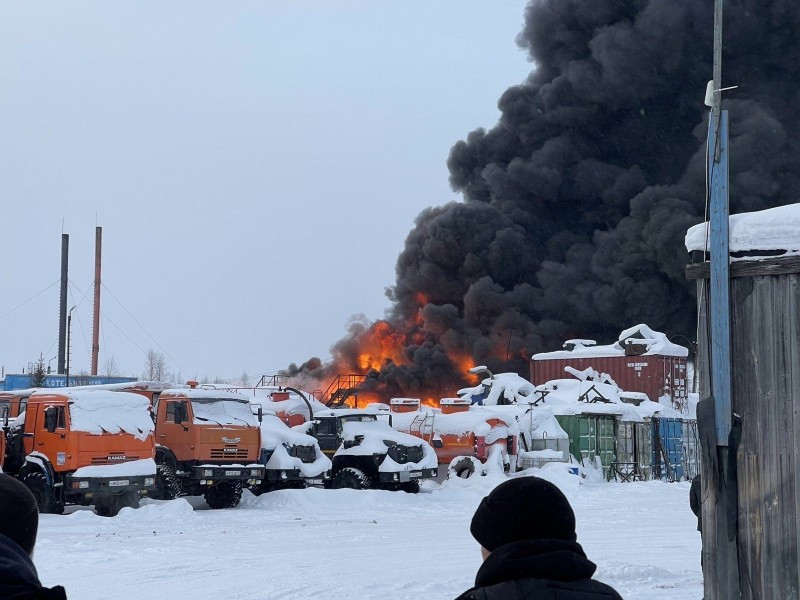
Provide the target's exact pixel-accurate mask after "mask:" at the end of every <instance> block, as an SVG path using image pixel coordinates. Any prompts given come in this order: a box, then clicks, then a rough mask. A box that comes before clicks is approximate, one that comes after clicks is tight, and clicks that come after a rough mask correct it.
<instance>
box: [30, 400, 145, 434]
mask: <svg viewBox="0 0 800 600" xmlns="http://www.w3.org/2000/svg"><path fill="white" fill-rule="evenodd" d="M52 395H57V396H65V397H66V398H67V399H68V401H69V402H71V405H70V409H69V413H70V428H71V429H72V430H73V431H83V432H86V433H91V434H94V435H101V434H103V433H129V434H131V435H133V436H134V437H136V438H138V439H140V440H144V439H146V438H147V436H149V435H150V434H151V433H152V432H153V429H154V425H153V419H152V418H151V417H150V401H149V400H148V399H147V398H145V397H144V396H142V395H140V394H133V393H129V392H114V391H110V390H87V389H84V390H75V389H72V388H64V389H60V390H49V391H39V392H35V393H34V394H33V395H32V396H31V398H36V397H39V396H52Z"/></svg>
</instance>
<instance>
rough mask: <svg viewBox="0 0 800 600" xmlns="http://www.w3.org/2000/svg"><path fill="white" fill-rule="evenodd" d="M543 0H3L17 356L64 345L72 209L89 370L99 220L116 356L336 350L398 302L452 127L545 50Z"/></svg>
mask: <svg viewBox="0 0 800 600" xmlns="http://www.w3.org/2000/svg"><path fill="white" fill-rule="evenodd" d="M524 5H525V2H524V1H523V0H503V1H498V0H480V1H479V0H436V1H432V0H412V1H409V0H404V1H399V0H398V1H391V2H380V1H376V0H336V1H331V0H314V1H303V2H279V1H277V0H270V1H267V0H263V1H257V2H255V1H254V2H244V1H241V2H239V1H237V2H198V1H197V0H192V1H191V2H177V1H175V0H172V1H170V2H150V1H142V0H137V1H135V2H120V1H115V2H107V1H98V2H86V1H81V2H76V1H72V2H36V3H33V2H24V1H22V0H19V1H14V2H12V1H6V2H2V3H0V193H1V194H2V201H3V202H2V206H3V213H2V221H1V222H2V237H1V238H0V244H2V255H1V256H2V258H1V259H0V260H2V293H0V365H2V366H3V368H4V369H5V372H6V373H18V372H20V371H21V369H22V368H23V367H25V368H26V370H27V365H28V363H29V362H32V361H34V360H35V359H36V358H37V357H38V356H39V353H40V352H42V353H43V354H44V358H45V360H46V361H48V360H49V359H50V358H51V357H54V356H56V354H57V351H58V346H57V338H58V298H59V286H58V283H57V281H58V279H59V271H60V247H61V233H62V226H63V231H64V232H65V233H69V234H70V270H69V277H70V281H71V286H70V290H71V296H70V299H69V306H72V305H73V304H75V305H77V306H78V308H77V309H76V310H75V312H74V313H73V315H74V316H73V328H72V338H73V344H72V357H73V358H72V372H73V373H77V372H79V371H81V370H88V369H89V366H90V348H91V314H92V292H91V289H90V288H91V284H92V280H93V260H94V228H95V225H100V226H102V227H103V283H104V285H105V286H106V288H107V290H106V289H103V296H102V299H101V309H102V317H101V337H100V353H101V354H100V371H101V373H102V372H103V370H104V368H103V366H104V364H105V363H106V360H107V358H108V357H109V356H112V355H113V357H114V360H115V362H116V364H117V365H118V369H119V370H120V371H121V372H123V373H124V374H131V375H135V376H138V375H140V374H141V373H142V371H143V369H144V356H145V352H146V351H147V349H149V348H154V349H156V350H159V351H163V352H164V353H165V354H166V356H167V358H168V361H169V369H170V370H171V371H181V372H182V376H183V377H192V376H195V375H197V376H198V377H203V376H208V377H211V378H214V377H220V378H225V379H230V378H237V377H238V376H239V375H240V374H241V373H242V372H243V371H246V372H247V373H248V374H249V375H250V376H251V377H253V378H256V377H257V376H259V375H261V374H264V373H272V372H274V371H276V370H278V369H280V368H283V367H285V366H287V365H288V364H289V363H290V362H302V361H304V360H306V359H308V358H310V357H311V356H320V357H323V358H324V357H325V356H327V355H328V350H329V348H330V346H331V345H332V344H333V343H334V342H335V341H336V340H338V339H339V338H340V337H342V335H343V334H344V333H345V331H346V326H347V323H348V321H349V320H350V318H351V317H352V316H353V315H357V314H364V315H366V316H367V317H368V318H369V319H376V318H380V317H381V316H382V315H383V312H384V310H385V309H386V308H387V307H388V305H389V303H388V300H387V299H386V297H385V293H384V290H385V288H386V287H388V286H391V285H392V284H393V283H394V267H395V262H396V259H397V255H398V254H399V252H400V250H401V249H402V247H403V242H404V239H405V236H406V234H407V233H408V231H409V230H410V229H411V227H412V225H413V220H414V217H415V216H416V215H417V214H418V213H419V212H420V210H422V209H423V208H425V207H427V206H431V205H437V204H443V203H445V202H448V201H450V200H454V199H458V198H457V196H456V194H454V193H453V192H452V190H450V187H449V184H448V172H447V167H446V165H445V161H446V159H447V155H448V152H449V150H450V147H451V146H452V145H453V144H454V143H455V142H456V141H457V140H459V139H462V138H463V137H465V136H466V134H467V133H468V132H469V131H471V130H472V129H475V128H477V127H481V126H483V127H490V126H491V125H493V124H494V123H495V122H496V121H497V118H498V116H499V112H498V111H497V99H498V98H499V96H500V94H501V93H502V92H503V91H504V90H505V89H506V88H507V87H509V86H510V85H513V84H515V83H519V82H521V81H522V80H523V79H524V78H525V77H526V75H527V73H528V72H529V71H530V69H531V64H530V63H528V62H527V61H526V57H525V54H524V52H523V51H521V50H519V49H518V48H517V47H516V45H515V43H514V38H515V36H516V34H517V33H518V32H519V30H520V29H521V28H522V23H523V9H524ZM51 284H54V285H52V287H50V288H49V289H47V290H46V291H44V292H43V293H40V294H39V292H42V290H45V288H47V287H48V286H50V285H51ZM84 293H86V296H85V298H84V296H83V294H84ZM37 294H39V295H38V296H37ZM112 294H113V295H112ZM23 303H25V304H24V305H23V306H21V307H19V308H16V309H15V307H18V306H19V305H20V304H23ZM56 363H57V360H53V361H52V363H51V365H52V366H53V368H55V366H56Z"/></svg>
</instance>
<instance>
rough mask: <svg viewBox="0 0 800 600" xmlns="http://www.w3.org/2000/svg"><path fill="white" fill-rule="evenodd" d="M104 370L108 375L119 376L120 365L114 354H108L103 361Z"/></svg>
mask: <svg viewBox="0 0 800 600" xmlns="http://www.w3.org/2000/svg"><path fill="white" fill-rule="evenodd" d="M103 372H104V373H105V374H106V377H119V375H120V371H119V365H118V364H117V359H116V358H114V355H113V354H112V355H110V356H109V355H108V354H106V359H105V361H104V362H103Z"/></svg>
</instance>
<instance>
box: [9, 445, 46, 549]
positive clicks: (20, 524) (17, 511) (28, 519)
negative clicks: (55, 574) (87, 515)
mask: <svg viewBox="0 0 800 600" xmlns="http://www.w3.org/2000/svg"><path fill="white" fill-rule="evenodd" d="M0 435H2V434H0ZM38 528H39V509H38V507H37V506H36V500H35V499H34V497H33V494H31V493H30V491H29V490H28V488H27V487H25V485H24V484H22V483H20V482H19V481H17V480H16V479H14V478H13V477H11V476H10V475H4V474H2V473H0V534H2V535H4V536H6V537H8V538H10V539H12V540H14V541H15V542H16V543H17V544H19V545H20V546H22V549H23V550H25V552H27V553H28V554H32V553H33V546H34V545H35V544H36V531H37V529H38Z"/></svg>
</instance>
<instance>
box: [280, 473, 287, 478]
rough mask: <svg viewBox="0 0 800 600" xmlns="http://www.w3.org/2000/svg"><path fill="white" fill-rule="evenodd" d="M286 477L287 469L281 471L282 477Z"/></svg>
mask: <svg viewBox="0 0 800 600" xmlns="http://www.w3.org/2000/svg"><path fill="white" fill-rule="evenodd" d="M286 478H287V475H286V471H281V479H286Z"/></svg>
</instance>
